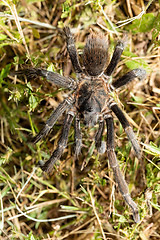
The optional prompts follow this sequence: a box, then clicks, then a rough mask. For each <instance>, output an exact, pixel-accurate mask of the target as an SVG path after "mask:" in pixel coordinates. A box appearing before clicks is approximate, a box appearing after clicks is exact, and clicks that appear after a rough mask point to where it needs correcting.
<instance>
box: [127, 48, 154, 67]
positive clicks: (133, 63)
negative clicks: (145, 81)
mask: <svg viewBox="0 0 160 240" xmlns="http://www.w3.org/2000/svg"><path fill="white" fill-rule="evenodd" d="M123 54H124V55H125V56H127V57H129V58H137V59H131V60H128V61H126V62H125V65H126V66H127V67H128V68H129V69H131V70H132V69H135V68H144V69H145V70H147V71H149V70H150V67H149V66H148V64H147V63H146V62H145V61H144V60H143V59H141V58H140V57H139V56H137V55H136V54H134V53H131V52H130V51H124V52H123Z"/></svg>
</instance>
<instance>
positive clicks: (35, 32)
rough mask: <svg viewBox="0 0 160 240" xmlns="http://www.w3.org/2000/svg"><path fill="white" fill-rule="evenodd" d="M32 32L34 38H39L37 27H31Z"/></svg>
mask: <svg viewBox="0 0 160 240" xmlns="http://www.w3.org/2000/svg"><path fill="white" fill-rule="evenodd" d="M32 33H33V36H34V37H35V38H40V35H39V32H38V31H37V29H35V28H32Z"/></svg>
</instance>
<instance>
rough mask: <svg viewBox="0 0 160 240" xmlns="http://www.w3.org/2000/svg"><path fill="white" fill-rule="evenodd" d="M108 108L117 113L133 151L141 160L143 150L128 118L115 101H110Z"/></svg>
mask: <svg viewBox="0 0 160 240" xmlns="http://www.w3.org/2000/svg"><path fill="white" fill-rule="evenodd" d="M108 106H109V107H110V109H111V110H112V111H113V112H114V113H115V115H116V116H117V118H118V119H119V121H120V122H121V124H122V127H123V128H124V130H125V132H126V134H127V137H128V139H129V140H130V142H131V143H132V146H133V149H134V151H135V154H136V156H137V157H138V159H141V148H140V146H139V144H138V142H137V139H136V137H135V134H134V132H133V130H132V128H131V126H130V124H129V122H128V120H127V118H126V117H125V115H124V113H123V112H122V110H121V109H120V108H119V107H118V105H117V104H116V103H115V102H114V101H110V102H109V103H108Z"/></svg>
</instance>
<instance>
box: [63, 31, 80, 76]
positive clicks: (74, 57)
mask: <svg viewBox="0 0 160 240" xmlns="http://www.w3.org/2000/svg"><path fill="white" fill-rule="evenodd" d="M63 31H64V34H65V35H66V43H67V49H68V53H69V56H70V58H71V62H72V65H73V68H74V71H75V72H76V73H81V72H82V68H81V65H80V63H79V59H78V54H77V50H76V47H75V43H74V37H73V35H72V33H71V30H70V28H69V27H65V28H64V29H63Z"/></svg>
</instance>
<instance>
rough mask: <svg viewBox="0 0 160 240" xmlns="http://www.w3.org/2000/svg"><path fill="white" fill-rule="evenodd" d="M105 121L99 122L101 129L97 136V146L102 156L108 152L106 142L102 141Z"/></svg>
mask: <svg viewBox="0 0 160 240" xmlns="http://www.w3.org/2000/svg"><path fill="white" fill-rule="evenodd" d="M104 125H105V124H104V120H103V119H101V120H100V121H99V128H98V131H97V133H96V136H95V145H96V148H97V150H98V152H99V153H100V154H102V153H104V152H105V151H106V144H105V142H104V141H102V135H103V132H104V127H105V126H104Z"/></svg>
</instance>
